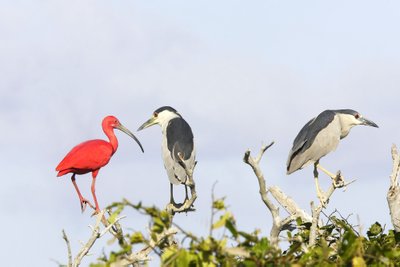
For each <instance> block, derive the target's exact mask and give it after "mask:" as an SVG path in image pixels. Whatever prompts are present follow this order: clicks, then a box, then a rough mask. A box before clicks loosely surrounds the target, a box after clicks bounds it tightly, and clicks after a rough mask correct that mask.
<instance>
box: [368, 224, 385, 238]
mask: <svg viewBox="0 0 400 267" xmlns="http://www.w3.org/2000/svg"><path fill="white" fill-rule="evenodd" d="M382 231H383V229H382V226H381V225H380V223H378V222H376V223H374V224H373V225H371V227H370V228H369V230H368V231H367V235H368V237H369V238H371V237H375V236H377V235H379V234H380V233H382Z"/></svg>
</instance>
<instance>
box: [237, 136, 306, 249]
mask: <svg viewBox="0 0 400 267" xmlns="http://www.w3.org/2000/svg"><path fill="white" fill-rule="evenodd" d="M273 144H274V142H272V143H271V144H269V145H268V146H265V145H263V146H262V148H261V150H260V152H259V154H258V156H257V158H253V157H252V156H251V155H250V150H247V151H246V153H245V154H244V158H243V161H244V162H245V163H246V164H248V165H250V166H251V168H252V169H253V171H254V174H255V175H256V177H257V180H258V185H259V188H260V195H261V199H262V200H263V202H264V204H265V205H266V206H267V208H268V209H269V211H270V212H271V214H272V221H273V223H272V228H271V232H270V240H271V244H272V245H273V246H275V247H277V246H278V242H279V233H280V232H281V231H283V230H284V228H285V227H286V226H287V225H288V224H289V223H290V222H292V221H293V220H295V219H296V218H297V217H300V218H302V219H303V220H305V221H311V217H310V216H309V215H307V214H306V213H305V211H303V210H301V209H300V208H299V207H298V206H297V204H296V203H294V201H293V200H292V199H291V198H289V197H287V196H286V195H285V194H284V193H283V192H282V191H281V190H280V189H279V188H278V187H277V186H273V187H271V188H268V190H267V186H266V184H265V178H264V175H263V173H262V171H261V168H260V166H259V163H260V161H261V158H262V156H263V155H264V153H265V151H266V150H267V149H268V148H270V147H271V146H272V145H273ZM268 192H270V193H271V194H272V196H273V197H274V198H276V200H277V201H278V203H279V204H281V205H282V206H283V207H284V208H285V209H286V210H287V211H288V213H289V214H290V215H289V216H288V217H287V218H284V219H281V217H280V215H279V207H277V206H276V205H274V203H273V202H272V201H271V199H269V198H268Z"/></svg>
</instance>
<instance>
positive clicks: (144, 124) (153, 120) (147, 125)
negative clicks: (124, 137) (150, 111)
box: [137, 117, 157, 131]
mask: <svg viewBox="0 0 400 267" xmlns="http://www.w3.org/2000/svg"><path fill="white" fill-rule="evenodd" d="M156 120H157V118H156V117H151V118H150V119H149V120H148V121H146V122H145V123H143V124H142V126H140V127H139V129H137V130H138V131H141V130H143V129H145V128H147V127H150V126H153V125H154V124H157V121H156Z"/></svg>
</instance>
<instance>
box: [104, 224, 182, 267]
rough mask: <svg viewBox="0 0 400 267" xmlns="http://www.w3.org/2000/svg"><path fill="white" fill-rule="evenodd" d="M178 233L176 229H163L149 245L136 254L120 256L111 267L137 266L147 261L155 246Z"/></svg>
mask: <svg viewBox="0 0 400 267" xmlns="http://www.w3.org/2000/svg"><path fill="white" fill-rule="evenodd" d="M176 233H178V229H176V228H175V227H171V228H169V229H165V230H164V231H163V232H162V233H160V234H157V235H156V239H155V240H154V239H151V240H150V241H149V244H148V245H147V246H145V247H144V248H142V249H141V250H140V251H139V252H137V253H132V254H131V255H129V256H127V255H121V256H120V257H119V258H118V259H117V261H115V262H114V263H112V264H111V267H119V266H128V265H130V264H139V263H143V262H146V261H149V260H150V258H149V254H150V252H151V251H152V250H154V249H155V248H156V246H157V245H159V244H160V243H162V242H163V241H164V240H165V239H167V238H169V237H170V236H173V235H175V234H176Z"/></svg>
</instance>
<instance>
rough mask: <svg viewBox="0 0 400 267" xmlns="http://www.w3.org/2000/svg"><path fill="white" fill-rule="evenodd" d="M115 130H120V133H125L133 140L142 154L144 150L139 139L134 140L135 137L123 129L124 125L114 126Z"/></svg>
mask: <svg viewBox="0 0 400 267" xmlns="http://www.w3.org/2000/svg"><path fill="white" fill-rule="evenodd" d="M115 128H117V129H118V130H120V131H122V132H124V133H126V134H127V135H129V136H130V137H132V138H133V140H135V141H136V143H138V145H139V146H140V149H141V150H142V152H143V153H144V150H143V147H142V144H141V143H140V142H139V139H137V138H136V136H134V135H133V133H131V131H129V130H128V129H127V128H125V126H124V125H122V124H119V125H118V126H116V127H115Z"/></svg>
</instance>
